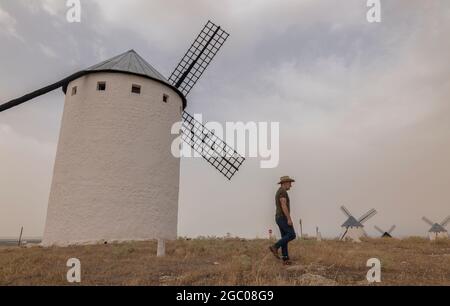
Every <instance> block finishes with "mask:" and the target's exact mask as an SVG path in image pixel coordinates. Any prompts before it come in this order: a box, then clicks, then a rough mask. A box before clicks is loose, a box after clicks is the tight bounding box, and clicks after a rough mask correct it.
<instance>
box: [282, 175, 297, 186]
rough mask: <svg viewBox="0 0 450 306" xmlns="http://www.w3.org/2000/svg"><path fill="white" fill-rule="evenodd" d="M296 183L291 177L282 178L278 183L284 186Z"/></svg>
mask: <svg viewBox="0 0 450 306" xmlns="http://www.w3.org/2000/svg"><path fill="white" fill-rule="evenodd" d="M288 182H289V183H294V182H295V180H294V179H292V178H290V177H289V176H283V177H281V178H280V182H279V183H278V184H279V185H281V184H283V183H288Z"/></svg>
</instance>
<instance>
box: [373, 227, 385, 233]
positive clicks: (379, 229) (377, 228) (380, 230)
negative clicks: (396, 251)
mask: <svg viewBox="0 0 450 306" xmlns="http://www.w3.org/2000/svg"><path fill="white" fill-rule="evenodd" d="M374 227H375V229H376V230H377V231H379V232H380V234H381V235H383V234H384V233H385V231H383V230H382V229H381V228H379V227H378V226H376V225H375V226H374Z"/></svg>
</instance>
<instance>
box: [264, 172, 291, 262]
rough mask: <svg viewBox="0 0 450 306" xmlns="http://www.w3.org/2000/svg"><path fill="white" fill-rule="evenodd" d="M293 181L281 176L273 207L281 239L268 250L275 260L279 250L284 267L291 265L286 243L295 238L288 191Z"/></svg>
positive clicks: (278, 256)
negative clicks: (274, 207) (274, 206)
mask: <svg viewBox="0 0 450 306" xmlns="http://www.w3.org/2000/svg"><path fill="white" fill-rule="evenodd" d="M294 182H295V180H294V179H291V178H290V177H289V176H283V177H282V178H281V179H280V182H279V183H278V184H279V185H281V186H280V189H278V191H277V193H276V195H275V205H276V217H275V220H276V222H277V225H278V227H279V228H280V233H281V239H280V240H279V241H278V242H277V243H275V244H274V245H273V246H271V247H270V248H269V249H270V251H271V252H272V253H273V254H274V255H275V257H276V258H278V259H279V258H280V255H279V254H278V250H279V249H280V248H281V254H282V257H281V259H282V260H283V264H284V265H291V264H292V263H291V261H290V259H289V250H288V243H289V242H290V241H292V240H294V239H295V238H296V235H295V230H294V226H293V225H294V224H293V222H292V218H291V203H290V201H289V195H288V193H287V192H288V190H290V189H291V187H292V183H294Z"/></svg>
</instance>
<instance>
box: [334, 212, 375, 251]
mask: <svg viewBox="0 0 450 306" xmlns="http://www.w3.org/2000/svg"><path fill="white" fill-rule="evenodd" d="M341 210H342V211H343V212H344V214H345V215H346V216H347V217H348V219H347V221H345V222H344V224H342V229H343V231H342V234H341V236H340V238H339V240H351V241H355V242H361V237H366V236H367V233H366V232H365V231H364V225H363V224H364V223H365V222H366V221H367V220H369V219H370V218H372V217H373V216H374V215H375V214H376V213H377V211H376V210H375V209H371V210H369V211H368V212H367V213H365V214H364V215H362V216H361V217H360V218H359V219H356V218H355V217H354V216H353V215H352V214H351V213H350V211H349V210H348V209H347V208H345V206H341Z"/></svg>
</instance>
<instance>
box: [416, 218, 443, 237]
mask: <svg viewBox="0 0 450 306" xmlns="http://www.w3.org/2000/svg"><path fill="white" fill-rule="evenodd" d="M422 220H423V221H425V222H426V223H428V224H429V225H430V226H431V228H430V230H429V231H428V237H429V238H430V240H436V239H440V238H448V232H447V230H446V229H445V227H446V226H447V224H449V223H450V216H448V217H447V218H445V219H444V220H443V221H442V222H441V223H437V222H432V221H430V219H428V218H426V217H423V218H422Z"/></svg>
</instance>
